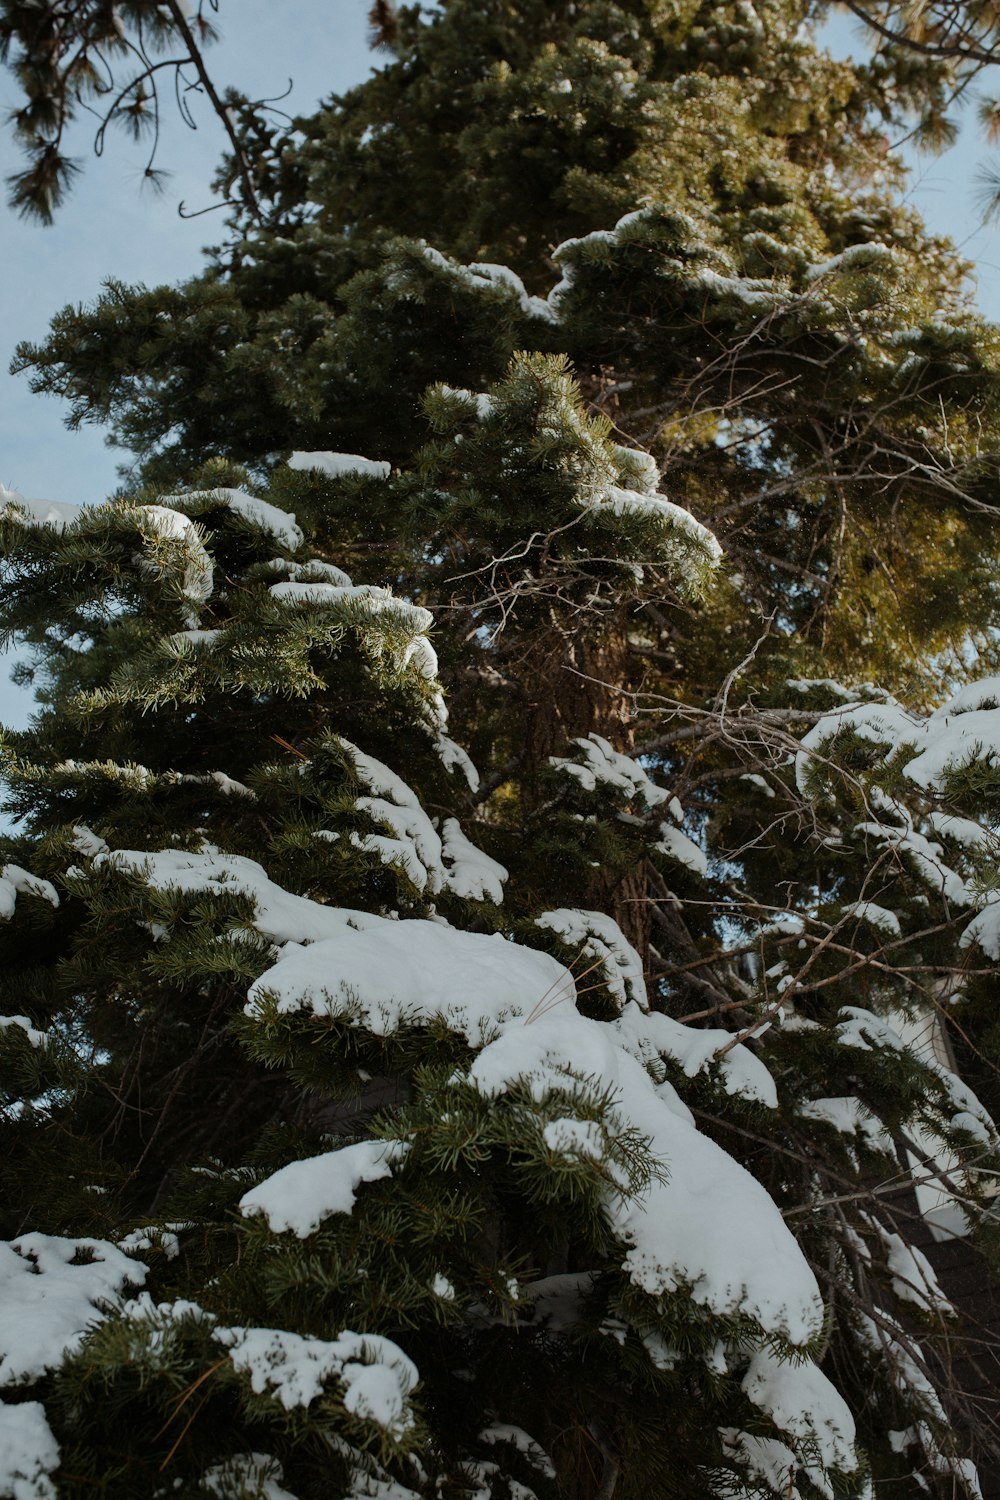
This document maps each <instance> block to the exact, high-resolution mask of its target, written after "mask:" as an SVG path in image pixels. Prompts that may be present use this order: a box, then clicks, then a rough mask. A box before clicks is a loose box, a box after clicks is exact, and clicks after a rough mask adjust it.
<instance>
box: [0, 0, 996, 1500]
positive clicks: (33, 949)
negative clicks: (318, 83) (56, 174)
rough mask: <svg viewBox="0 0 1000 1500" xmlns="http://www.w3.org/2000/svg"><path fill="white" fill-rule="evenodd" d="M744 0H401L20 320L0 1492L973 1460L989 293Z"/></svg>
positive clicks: (980, 1243)
mask: <svg viewBox="0 0 1000 1500" xmlns="http://www.w3.org/2000/svg"><path fill="white" fill-rule="evenodd" d="M802 22H803V18H802V16H801V14H800V13H799V12H798V11H796V10H794V9H793V8H790V7H788V6H787V5H785V4H784V3H783V0H782V3H778V0H773V3H769V4H767V5H765V4H764V3H763V0H761V3H760V4H758V5H757V6H756V7H751V6H750V5H748V4H744V3H739V4H737V5H733V6H722V7H707V6H706V7H702V8H700V9H694V8H692V9H691V11H690V12H684V13H683V14H681V13H678V12H676V11H675V9H674V8H673V7H671V8H669V10H668V8H667V7H665V6H661V5H659V4H657V3H652V0H650V3H645V0H643V3H639V0H635V3H632V0H630V3H627V4H626V3H620V4H614V3H605V0H600V3H597V0H595V3H586V4H580V3H579V0H578V3H576V4H575V5H562V4H552V3H546V4H541V3H535V0H517V3H514V4H511V3H509V0H504V3H503V4H500V3H497V4H489V5H486V6H484V5H481V4H475V5H474V4H471V3H467V0H452V3H450V4H447V5H444V6H442V8H441V9H440V11H439V12H436V13H435V14H434V15H432V16H426V17H421V16H419V15H418V14H416V13H415V12H414V11H412V10H406V9H404V10H402V11H401V12H400V13H399V16H398V23H397V24H398V29H397V31H396V35H395V37H394V38H393V48H394V49H395V61H393V62H392V63H390V64H389V65H388V66H387V67H386V68H385V69H384V70H383V71H382V72H381V73H379V74H377V75H375V76H374V77H373V78H372V79H370V80H369V82H367V83H366V84H364V85H363V86H362V87H361V88H359V89H357V90H355V91H353V92H352V93H351V94H349V95H347V96H345V98H344V99H341V100H338V101H334V102H333V103H332V104H330V105H329V106H327V107H324V108H323V109H322V110H321V111H320V112H319V113H318V114H317V115H316V116H314V117H313V118H312V119H311V120H308V121H304V122H300V125H299V130H298V132H297V134H296V135H295V136H293V137H288V138H282V137H279V136H277V135H275V136H269V137H268V138H267V141H266V143H265V144H266V162H267V172H266V181H267V195H266V196H267V213H266V216H265V217H266V223H264V224H259V223H258V224H254V223H253V222H252V221H251V220H249V219H248V220H247V222H246V223H236V224H234V226H233V238H232V240H231V242H230V243H229V244H228V245H227V246H225V247H224V248H223V249H222V250H220V251H218V252H216V253H215V254H214V256H213V257H212V259H211V260H210V262H209V265H208V267H207V269H206V271H205V272H204V274H203V275H202V276H200V277H197V278H195V279H193V280H192V281H190V282H189V283H187V284H186V285H183V286H181V287H176V288H153V289H145V288H138V289H130V288H128V287H123V286H115V287H113V288H110V289H109V290H108V292H107V293H106V295H105V296H104V297H103V298H102V299H101V300H100V301H99V302H98V303H97V304H95V306H94V307H92V308H83V309H67V310H65V311H64V312H63V313H62V314H60V315H59V317H58V318H57V319H56V321H55V324H54V327H53V331H52V333H51V335H50V338H49V340H48V341H47V342H46V343H45V344H44V345H41V346H39V347H36V348H30V349H25V350H23V351H22V354H21V361H22V363H23V364H24V365H25V366H26V367H28V366H30V367H31V368H32V369H33V372H34V380H35V382H36V384H37V386H38V387H39V388H40V389H43V390H48V391H57V392H59V393H61V394H63V395H64V396H67V397H68V398H69V399H70V401H71V402H72V419H73V420H74V421H78V422H79V421H85V420H101V421H110V422H111V423H112V424H113V428H114V431H115V433H116V435H117V438H118V440H119V441H121V442H123V443H125V444H127V445H132V446H133V447H134V448H135V449H136V450H137V452H138V454H139V457H140V460H141V465H142V470H141V487H140V488H138V489H135V490H132V491H130V492H129V493H128V494H123V495H122V496H119V497H118V498H116V499H114V500H112V501H110V502H106V503H100V504H94V505H90V506H86V507H77V506H69V505H66V504H60V503H59V502H51V501H42V500H33V499H30V498H25V497H24V496H23V495H21V494H18V493H15V492H11V491H7V492H4V494H3V495H0V502H2V503H0V555H2V557H3V567H4V589H3V593H2V596H0V630H2V631H3V633H4V636H5V638H7V639H10V640H17V641H19V642H21V643H23V646H24V647H25V648H26V650H27V652H28V655H27V657H26V658H25V665H24V666H23V667H22V668H21V674H22V676H24V677H26V678H27V677H30V678H31V679H32V680H33V683H34V686H35V688H36V692H37V695H38V700H39V710H38V714H37V716H36V719H35V721H34V723H33V725H32V727H31V728H30V729H29V730H28V731H26V732H24V733H22V734H14V733H8V734H7V735H6V736H5V761H4V775H5V780H6V784H7V788H8V793H7V795H8V803H7V806H8V811H9V813H11V814H12V815H13V816H14V817H15V818H17V819H18V820H19V822H18V824H17V829H16V832H15V834H12V835H10V836H7V837H5V840H4V844H3V847H2V849H0V856H2V858H0V943H2V944H3V949H2V953H3V958H4V964H3V966H2V968H0V988H2V991H3V993H2V995H0V1083H2V1088H3V1095H2V1101H0V1102H2V1105H3V1115H2V1118H0V1130H2V1132H3V1140H2V1145H3V1152H2V1157H0V1160H2V1162H3V1173H4V1191H3V1194H2V1196H0V1213H2V1214H3V1219H4V1223H3V1228H2V1230H0V1234H2V1235H3V1236H4V1238H3V1240H2V1241H0V1496H12V1497H14V1500H52V1497H54V1496H58V1497H60V1500H62V1497H72V1500H77V1497H79V1500H83V1497H84V1496H85V1495H86V1496H90V1495H93V1493H94V1492H95V1491H97V1492H98V1493H104V1494H107V1495H108V1496H114V1497H116V1500H117V1497H119V1496H120V1497H124V1500H132V1497H135V1500H140V1497H142V1500H147V1497H148V1496H150V1495H155V1494H159V1493H164V1494H180V1495H192V1496H198V1495H203V1496H212V1495H221V1496H225V1497H229V1496H231V1497H253V1496H268V1497H270V1500H285V1497H288V1496H291V1497H294V1500H313V1497H316V1500H319V1497H320V1496H329V1495H331V1494H332V1495H342V1496H357V1497H362V1496H367V1497H384V1500H410V1497H420V1500H431V1497H445V1500H450V1497H456V1500H457V1497H461V1496H477V1497H479V1496H482V1497H489V1500H500V1497H511V1500H530V1497H532V1496H534V1497H537V1500H555V1497H557V1496H559V1497H562V1496H569V1497H573V1500H594V1497H602V1500H612V1497H613V1500H628V1497H637V1496H639V1495H643V1496H649V1495H655V1496H657V1497H660V1496H663V1497H683V1500H688V1497H694V1496H705V1495H714V1496H718V1497H720V1500H750V1497H756V1496H773V1497H774V1500H818V1497H820V1496H823V1497H831V1496H845V1497H851V1500H869V1497H874V1496H876V1495H880V1494H881V1492H882V1490H883V1488H885V1489H886V1492H887V1493H888V1486H890V1485H891V1486H892V1492H893V1493H898V1494H900V1495H902V1496H906V1497H916V1496H918V1495H919V1496H924V1495H926V1494H928V1493H930V1494H931V1495H932V1496H934V1497H940V1500H945V1497H950V1496H954V1495H955V1494H964V1495H968V1496H969V1497H970V1500H974V1497H975V1496H976V1494H977V1484H978V1483H979V1481H978V1480H977V1473H976V1467H975V1465H976V1464H977V1463H978V1464H979V1466H980V1470H979V1472H980V1474H981V1476H982V1479H983V1487H984V1489H985V1490H986V1491H987V1492H989V1491H990V1489H991V1486H993V1485H994V1483H995V1475H996V1474H997V1472H998V1455H1000V1440H998V1432H997V1427H996V1415H995V1396H994V1391H993V1388H992V1386H991V1365H990V1363H989V1362H990V1360H991V1359H993V1357H994V1355H993V1351H994V1349H995V1347H996V1333H995V1330H993V1329H992V1328H991V1327H990V1326H989V1324H988V1323H987V1324H986V1325H985V1326H984V1324H983V1311H982V1307H981V1305H977V1304H976V1303H974V1302H971V1301H970V1299H969V1297H968V1296H967V1295H966V1290H967V1289H966V1290H963V1288H962V1286H961V1284H960V1281H959V1280H958V1279H957V1278H956V1276H955V1275H954V1271H955V1262H956V1260H960V1259H963V1260H964V1259H968V1261H969V1262H970V1263H980V1264H985V1265H987V1266H988V1265H989V1264H990V1263H991V1259H995V1234H996V1221H995V1210H994V1208H993V1203H994V1183H995V1180H996V1176H997V1174H998V1172H1000V1142H998V1137H997V1131H996V1127H995V1125H994V1123H993V1118H992V1116H993V1114H994V1113H995V1111H996V1108H997V1104H998V1091H997V1087H996V1071H995V1056H996V1030H995V1020H994V1016H993V1010H992V1007H993V1005H994V1003H995V1002H994V996H995V986H996V971H997V964H998V962H1000V900H998V892H1000V877H998V873H997V871H998V859H997V831H996V825H995V817H994V807H995V799H996V794H997V790H998V776H1000V771H998V765H1000V678H998V676H997V675H996V671H997V666H998V665H1000V664H998V663H997V661H996V647H995V641H996V629H997V626H998V624H1000V620H998V618H997V609H998V604H997V597H998V596H997V592H996V588H995V567H996V562H995V559H996V537H995V529H996V479H995V476H996V462H997V456H998V435H1000V434H998V429H1000V411H998V394H1000V386H998V376H997V368H998V354H997V340H996V334H995V331H994V330H993V329H991V328H990V327H988V326H987V325H985V324H984V323H983V322H982V321H981V320H979V319H977V318H976V317H975V316H974V315H972V314H971V313H970V312H969V309H968V305H967V302H966V300H965V298H964V292H963V283H962V267H961V265H960V263H958V262H957V261H956V260H955V257H954V253H953V251H952V250H951V249H950V247H949V246H948V245H947V244H946V243H945V242H942V241H936V240H932V239H929V238H928V237H927V236H926V234H925V232H924V230H923V228H922V226H921V225H920V224H919V222H918V221H917V220H916V219H915V217H914V216H913V215H912V214H910V213H909V212H908V211H907V210H905V209H904V208H902V207H901V206H900V205H899V203H898V201H897V200H896V198H895V197H894V196H893V190H892V183H891V181H889V182H887V181H886V179H885V176H884V174H883V175H882V176H878V175H876V174H877V172H879V171H881V170H882V166H884V163H883V158H882V155H881V150H880V145H879V134H878V132H877V131H876V130H875V128H874V127H873V124H872V117H871V110H872V108H873V105H874V104H875V103H876V102H877V101H878V100H879V99H881V100H882V101H883V102H884V103H885V105H886V109H887V110H888V111H889V112H890V113H891V111H892V110H893V109H896V108H900V109H902V108H904V107H905V106H906V100H905V98H904V97H903V95H905V93H906V89H907V88H909V89H910V90H911V93H910V95H909V96H907V97H908V98H909V99H910V101H911V102H915V101H916V100H918V99H919V98H920V97H924V95H923V93H922V91H923V90H925V89H926V88H927V87H930V85H929V84H928V78H929V76H930V75H929V74H928V72H927V71H926V69H925V68H923V65H921V67H918V68H916V70H915V71H914V72H913V73H911V74H910V76H909V83H906V82H905V81H904V75H903V73H902V72H900V73H898V74H895V75H893V80H894V81H892V80H890V73H889V71H885V70H884V69H880V68H878V67H873V68H871V69H866V68H864V67H857V66H855V65H853V64H849V63H839V62H833V61H831V60H830V59H829V58H826V57H825V56H824V55H823V54H822V53H821V52H820V51H819V50H818V49H817V47H816V45H815V41H814V39H813V38H812V36H811V33H810V31H809V30H808V27H806V28H803V24H802ZM887 66H888V65H887ZM892 66H893V67H895V66H896V64H895V63H893V64H892ZM935 86H936V85H935ZM897 89H902V90H903V95H900V94H899V93H898V92H897V93H895V95H894V102H893V93H894V90H897ZM901 101H902V102H901ZM880 164H882V166H880ZM255 180H260V181H263V180H264V176H261V177H260V178H259V179H255ZM864 180H867V181H868V183H869V187H868V188H866V189H862V188H861V187H860V186H859V182H861V181H864ZM872 183H875V184H876V186H872V185H871V184H872ZM976 1257H980V1258H981V1259H980V1261H979V1262H976ZM988 1284H989V1281H988V1272H986V1271H984V1272H983V1276H982V1278H981V1280H980V1282H979V1283H977V1285H979V1286H980V1287H987V1286H988ZM977 1318H978V1319H979V1321H978V1322H977V1321H976V1319H977Z"/></svg>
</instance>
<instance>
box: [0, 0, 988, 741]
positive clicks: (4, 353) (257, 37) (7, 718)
mask: <svg viewBox="0 0 1000 1500" xmlns="http://www.w3.org/2000/svg"><path fill="white" fill-rule="evenodd" d="M367 10H368V4H367V0H238V3H237V0H222V3H221V7H220V16H219V24H220V30H221V33H222V38H221V40H220V42H219V43H218V44H217V45H216V46H215V47H213V48H212V49H211V51H210V53H209V63H210V66H211V70H212V73H213V77H214V78H215V80H216V82H217V84H219V85H220V86H222V85H228V84H232V85H234V86H236V87H237V88H240V89H242V90H243V91H244V92H245V93H247V94H248V95H249V96H250V97H253V98H260V97H270V96H274V95H277V94H280V93H281V92H282V91H283V90H284V89H285V87H286V86H287V83H288V80H289V79H291V80H292V84H293V87H292V92H291V94H290V95H289V98H288V99H287V100H285V101H282V103H281V106H280V107H281V108H283V109H285V110H288V111H289V112H291V113H295V112H299V113H307V112H309V111H310V110H311V109H312V108H313V107H314V106H315V104H316V103H317V101H318V100H319V99H321V98H322V97H325V96H326V95H329V94H330V93H336V92H339V91H341V90H343V89H345V88H349V87H350V86H351V85H352V84H354V83H356V82H359V81H360V80H361V79H363V78H364V77H365V76H366V75H367V74H368V72H369V71H370V69H371V68H372V67H373V66H375V65H376V64H377V62H378V58H377V55H376V54H373V53H371V52H370V51H369V50H368V47H367V43H366V31H367V22H366V15H367ZM856 34H857V33H856V28H854V27H853V25H852V24H851V23H849V22H847V21H838V22H836V23H835V24H834V26H833V27H832V28H831V33H830V36H831V45H832V47H833V48H834V50H836V51H845V50H848V49H850V48H851V47H852V46H853V45H855V43H854V41H853V37H854V36H856ZM14 100H15V94H14V90H13V86H12V84H11V83H10V82H9V81H8V80H7V79H6V78H5V77H4V78H3V79H2V80H0V111H2V114H3V115H4V116H6V114H7V113H8V111H9V109H10V108H11V106H12V105H13V103H14ZM195 112H196V114H197V116H198V119H199V122H200V123H199V128H198V130H197V131H190V130H188V129H186V128H185V127H184V126H183V125H182V124H181V122H180V121H179V120H178V119H177V118H176V117H175V114H174V111H173V108H172V102H171V101H170V100H169V99H167V100H165V109H164V124H165V128H164V138H163V142H162V148H161V151H160V156H159V164H160V165H161V166H163V167H165V168H167V169H169V170H170V171H171V173H172V174H173V175H172V177H171V178H170V180H169V181H168V183H167V186H166V191H165V193H164V194H163V196H161V197H157V196H155V195H153V194H151V193H149V192H148V191H142V190H141V173H142V167H143V165H144V158H143V155H142V153H141V150H140V149H139V148H137V147H136V146H135V145H133V144H132V143H130V142H128V141H127V140H125V139H124V138H123V137H120V136H113V137H112V138H111V139H110V141H109V144H108V148H107V151H106V153H105V155H104V157H103V159H102V160H100V161H94V160H92V159H90V138H89V136H88V134H87V132H86V130H85V129H81V130H80V131H79V133H78V136H77V138H76V139H75V140H74V143H73V144H74V154H76V155H78V156H79V157H80V159H81V161H82V163H83V166H84V171H83V173H82V175H81V178H80V179H79V180H78V183H77V186H76V189H75V191H74V193H73V194H72V196H71V197H70V199H69V201H68V202H67V203H66V204H65V206H64V207H63V208H62V209H61V210H60V211H59V213H58V214H57V217H56V221H55V223H54V225H53V226H51V227H49V228H45V227H42V226H39V225H36V224H29V223H24V222H22V221H20V220H18V219H17V218H16V216H15V215H14V214H13V213H12V212H11V211H10V210H9V209H7V208H6V207H3V206H0V223H2V225H3V230H2V246H3V254H2V264H3V273H2V276H0V482H3V483H4V484H5V485H7V486H9V487H13V488H15V489H19V490H21V491H22V493H24V494H25V495H28V496H30V497H32V498H45V499H49V500H70V501H77V502H93V501H98V500H100V499H102V498H103V497H104V496H105V495H106V494H107V493H108V492H109V491H110V490H111V489H112V488H113V487H114V485H115V483H116V468H117V465H118V464H119V463H120V462H121V461H122V458H123V455H122V454H120V453H118V452H116V451H115V450H112V449H108V448H106V447H105V445H104V442H103V438H102V435H101V434H100V433H99V432H98V431H97V430H95V429H94V428H84V429H82V430H81V431H80V432H76V433H69V432H67V431H66V430H65V428H64V426H63V410H62V405H61V403H60V402H58V401H57V400H54V399H52V398H43V397H39V396H32V395H31V393H30V392H29V390H28V382H27V379H26V377H24V376H21V377H19V378H17V379H15V378H13V377H11V376H9V375H8V374H7V365H8V363H9V360H10V357H11V356H12V354H13V352H14V348H15V346H16V344H17V343H18V341H19V340H21V339H33V340H39V339H41V338H43V337H44V334H45V331H46V327H47V325H48V321H49V318H50V317H51V315H52V314H53V313H54V312H55V311H57V310H58V309H59V308H60V307H62V306H64V305H65V304H66V303H68V302H73V303H76V302H81V301H83V302H86V301H89V300H92V299H93V298H94V297H95V296H96V295H97V293H98V292H99V290H100V286H101V282H102V281H103V280H104V279H105V278H107V277H117V278H120V279H121V280H125V281H133V282H135V281H141V282H145V283H147V284H156V283H158V282H171V281H177V280H180V279H181V278H183V277H185V276H187V275H190V274H192V273H194V272H196V271H197V270H198V268H199V263H200V256H199V252H200V250H201V247H202V246H203V245H205V244H208V243H211V242H212V240H213V239H214V238H215V237H216V236H221V234H222V228H223V226H222V216H221V215H211V214H209V215H206V216H205V217H202V218H196V219H189V220H184V219H181V218H180V217H179V216H178V213H177V205H178V203H179V202H180V201H181V200H183V201H184V202H185V203H186V205H187V206H188V208H189V209H190V208H202V207H205V206H206V205H208V204H209V203H210V202H211V201H212V199H211V194H210V191H209V182H210V179H211V176H212V172H213V169H214V167H215V163H216V161H217V160H218V158H219V156H220V155H221V153H222V149H223V144H224V142H223V140H222V131H221V128H220V127H219V125H218V122H217V121H216V120H215V118H214V116H212V114H211V112H210V111H209V110H208V109H205V108H202V109H201V110H198V109H197V107H196V110H195ZM971 114H972V112H971V111H969V115H970V123H969V125H968V127H967V128H966V129H965V130H964V131H963V134H962V138H961V141H960V143H959V145H958V146H957V147H955V148H953V149H952V150H951V151H950V152H948V153H947V154H946V155H945V156H940V157H928V158H924V159H919V158H917V159H914V172H913V176H912V180H911V188H910V191H909V194H908V196H909V197H910V199H911V201H912V202H913V203H914V205H915V206H916V207H917V208H918V209H919V210H920V212H921V213H922V214H923V215H924V217H925V218H926V220H927V222H928V224H929V225H930V226H931V227H932V228H933V229H935V230H937V231H939V232H941V233H948V234H950V235H951V236H952V237H953V239H954V240H955V242H956V244H957V245H958V247H959V248H960V250H961V251H962V253H963V254H964V255H965V256H967V257H968V258H969V259H972V260H975V261H976V264H977V271H976V277H977V281H978V300H979V304H980V306H981V308H982V310H983V311H984V312H985V313H986V314H987V315H988V316H991V317H993V318H995V319H997V320H998V321H1000V231H998V230H997V229H996V228H984V227H983V226H982V225H981V224H980V222H979V215H978V212H977V206H976V174H977V171H978V169H979V167H980V166H981V164H982V162H983V160H984V157H985V154H986V152H985V147H984V144H983V142H982V139H981V137H980V136H979V134H978V131H977V128H976V125H975V122H974V120H973V119H971ZM17 165H18V156H17V152H16V148H15V147H14V146H13V144H12V143H11V141H10V139H9V135H5V136H4V137H3V139H2V140H0V166H2V169H3V175H4V176H6V175H7V174H8V173H9V172H11V171H13V170H15V169H16V167H17ZM4 675H5V674H3V669H2V665H0V720H3V721H4V722H6V723H8V724H15V723H23V722H24V720H25V717H26V713H27V710H28V707H29V705H28V702H27V699H26V698H25V696H24V695H23V694H17V693H16V692H15V690H14V689H13V688H12V687H10V686H9V685H8V684H7V683H6V682H5V681H4V680H3V677H4Z"/></svg>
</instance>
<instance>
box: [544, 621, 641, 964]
mask: <svg viewBox="0 0 1000 1500" xmlns="http://www.w3.org/2000/svg"><path fill="white" fill-rule="evenodd" d="M633 660H634V658H633V657H632V656H631V653H630V650H629V644H628V639H627V635H626V632H625V631H624V629H621V628H616V629H614V630H611V631H605V632H604V633H603V635H602V636H601V638H600V639H599V640H598V641H596V642H595V641H594V639H593V638H592V637H591V636H590V635H589V633H586V632H584V631H583V630H580V631H579V632H576V633H573V634H570V633H567V632H564V631H560V630H556V629H553V630H550V631H548V632H546V633H545V634H544V635H543V634H541V633H540V634H539V635H537V636H536V637H535V638H534V639H533V641H532V643H531V647H530V656H529V658H528V665H529V667H530V682H531V687H530V688H529V693H528V698H527V702H526V705H525V710H524V716H523V721H522V722H523V744H524V747H525V770H526V771H527V772H528V775H527V776H526V778H525V785H526V787H527V788H532V787H535V788H537V782H536V781H535V778H534V777H533V776H532V775H531V773H532V772H534V771H537V770H540V769H541V768H542V767H543V766H545V765H547V764H548V762H549V759H550V758H551V757H552V756H558V755H566V754H567V753H568V752H569V751H570V748H571V742H572V741H573V740H575V739H584V738H586V736H587V735H588V734H591V733H593V734H599V735H601V736H603V738H604V739H606V740H608V741H609V743H610V744H611V745H613V746H614V748H615V749H616V750H621V751H623V752H624V753H625V754H630V753H631V752H632V750H633V748H634V745H635V715H634V711H633V703H634V698H633V692H632V681H631V679H632V671H633ZM528 795H529V796H531V795H536V796H537V791H536V792H535V793H534V794H533V793H532V792H531V791H529V792H528ZM524 811H525V816H526V818H530V817H531V815H532V813H533V811H534V808H533V807H532V806H531V805H526V806H525V809H524ZM585 899H586V901H587V903H588V904H589V905H590V906H591V907H593V909H594V910H596V911H604V912H607V913H608V915H609V916H611V917H613V918H614V919H615V921H616V922H617V923H618V925H619V927H620V928H621V929H622V932H623V933H624V934H625V936H626V937H627V938H628V940H629V942H630V943H631V944H632V946H633V947H634V948H635V949H636V951H637V953H638V954H639V956H640V958H641V959H642V966H643V970H644V971H645V970H646V969H647V968H648V960H649V943H650V935H651V934H650V907H649V902H648V899H647V890H646V868H645V861H643V860H640V861H638V862H637V863H636V864H635V865H634V866H633V867H632V868H631V869H630V870H628V871H626V872H625V874H624V875H622V874H621V872H620V871H607V870H595V871H594V883H593V887H592V890H591V891H590V892H589V893H588V895H587V897H586V898H585Z"/></svg>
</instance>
